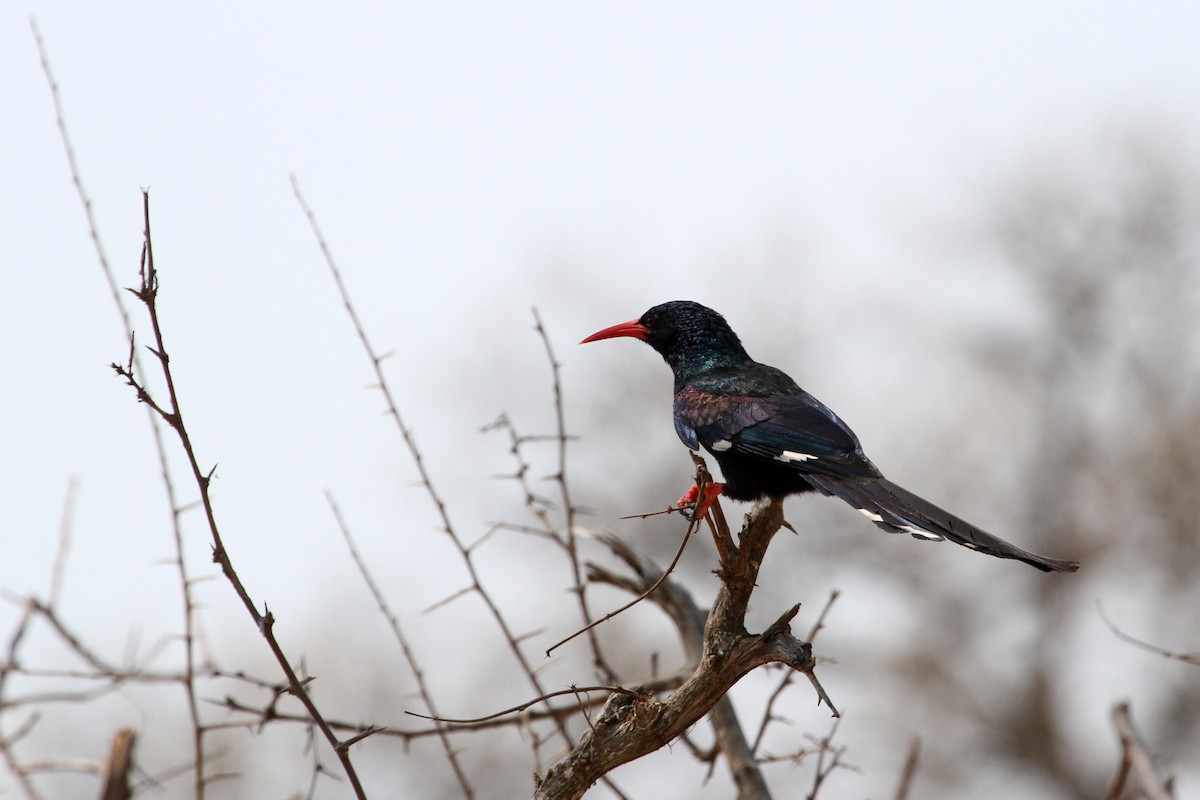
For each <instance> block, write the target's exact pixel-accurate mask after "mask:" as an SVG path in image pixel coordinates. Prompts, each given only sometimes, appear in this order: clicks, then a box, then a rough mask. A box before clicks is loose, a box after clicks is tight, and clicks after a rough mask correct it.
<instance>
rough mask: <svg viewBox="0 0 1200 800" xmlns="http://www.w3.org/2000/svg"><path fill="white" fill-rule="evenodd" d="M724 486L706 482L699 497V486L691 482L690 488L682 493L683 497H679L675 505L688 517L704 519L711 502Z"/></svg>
mask: <svg viewBox="0 0 1200 800" xmlns="http://www.w3.org/2000/svg"><path fill="white" fill-rule="evenodd" d="M724 488H725V484H723V483H707V484H705V485H704V497H701V496H700V488H699V487H698V486H696V484H694V483H693V484H692V488H690V489H688V490H687V491H686V492H684V493H683V497H681V498H679V502H677V503H676V504H675V507H676V508H678V509H680V510H681V511H683V512H684V514H685V515H687V516H688V518H689V519H691V518H692V517H695V518H696V519H704V515H705V514H707V513H708V507H709V506H711V505H712V504H713V501H714V500H716V499H717V496H718V495H720V494H721V491H722V490H723V489H724ZM693 507H694V508H693ZM689 510H690V511H691V513H690V514H689V513H688V512H689Z"/></svg>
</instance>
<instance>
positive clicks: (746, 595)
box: [534, 502, 815, 800]
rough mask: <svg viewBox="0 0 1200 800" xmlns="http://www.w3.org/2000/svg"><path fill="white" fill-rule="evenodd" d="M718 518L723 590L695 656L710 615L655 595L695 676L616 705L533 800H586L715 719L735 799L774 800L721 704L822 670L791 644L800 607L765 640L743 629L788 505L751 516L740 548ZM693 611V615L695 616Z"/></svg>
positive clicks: (617, 699) (671, 588)
mask: <svg viewBox="0 0 1200 800" xmlns="http://www.w3.org/2000/svg"><path fill="white" fill-rule="evenodd" d="M716 517H717V531H715V536H714V538H715V540H716V542H717V549H718V554H719V556H720V560H721V568H720V570H718V572H717V574H718V576H719V577H720V578H721V588H720V589H719V590H718V592H717V597H716V599H715V601H714V603H713V607H712V610H711V611H710V612H709V613H708V616H707V620H705V621H704V622H703V625H702V630H703V634H702V637H700V642H699V647H698V648H697V647H696V641H697V637H696V636H695V635H694V633H693V635H689V629H691V630H692V631H694V632H698V631H699V629H700V628H701V623H700V620H701V618H702V617H703V612H702V611H700V610H699V609H698V608H696V607H695V604H694V603H693V602H692V601H691V598H690V597H688V596H687V595H686V592H685V591H683V590H682V589H681V588H680V587H678V586H677V585H676V584H674V583H673V582H671V581H668V582H666V583H664V584H663V585H662V586H661V587H660V588H659V590H658V592H661V593H663V594H664V596H663V597H662V598H655V596H654V595H651V599H652V600H654V601H655V602H657V603H659V605H661V606H663V608H664V609H666V610H667V611H668V613H669V614H671V616H672V618H673V619H674V621H675V623H676V625H677V627H679V629H680V632H681V634H682V635H683V641H684V646H685V648H686V650H687V652H688V654H689V655H691V656H693V657H695V658H696V662H697V663H696V668H695V671H694V672H693V673H692V675H691V676H690V677H689V678H688V679H687V680H685V681H684V682H683V684H682V685H681V686H679V688H678V689H676V690H675V691H674V692H673V693H672V694H671V695H670V696H668V697H667V698H666V699H663V700H659V699H656V698H654V697H652V696H650V695H649V694H647V695H644V696H642V697H634V696H631V695H628V694H614V695H612V696H611V697H609V699H608V702H607V703H606V704H605V705H604V708H603V709H602V710H601V712H600V714H599V715H598V717H597V719H596V720H595V722H594V724H593V725H592V726H591V729H590V730H589V731H588V732H587V733H586V734H585V735H584V737H583V739H582V740H581V742H580V743H579V746H578V747H576V748H575V749H574V750H573V751H572V752H571V753H569V754H568V755H567V756H566V758H564V759H563V761H562V762H561V763H559V764H557V765H556V766H555V767H553V768H552V769H551V770H549V772H547V773H546V776H545V779H544V780H543V781H542V782H541V783H540V785H539V786H538V788H537V791H536V793H535V795H534V797H535V800H551V798H553V799H554V800H563V799H564V798H578V797H581V796H582V795H583V793H584V792H586V791H587V790H588V788H590V787H591V786H592V784H594V783H595V782H596V781H597V780H599V778H600V777H601V776H603V775H605V774H606V773H608V772H609V771H611V770H613V769H615V768H616V767H618V766H620V765H622V764H625V763H627V762H629V761H633V760H634V759H636V758H640V757H642V756H644V755H646V754H648V753H652V752H654V751H655V750H657V749H658V748H660V747H662V746H663V745H666V744H668V743H670V742H671V741H673V740H674V739H676V738H677V737H679V736H680V735H681V734H683V733H684V732H685V731H686V730H688V728H690V727H691V726H692V725H694V724H695V723H696V722H697V721H699V720H700V719H701V718H702V717H703V716H704V715H706V714H708V713H710V712H713V713H714V724H715V725H716V727H717V738H718V746H720V747H721V748H722V749H723V751H724V752H725V755H726V758H727V760H728V761H729V764H730V767H731V769H732V772H733V776H734V780H735V782H736V783H737V785H738V796H739V797H741V798H764V797H768V796H769V795H768V794H767V791H766V785H765V783H764V782H763V780H762V776H761V774H760V773H759V772H758V769H757V767H756V766H755V765H754V761H753V755H752V754H751V753H750V752H749V746H748V745H747V744H746V741H745V737H744V736H742V734H741V730H740V728H738V726H737V724H736V718H735V717H734V716H733V708H732V706H731V705H730V704H729V702H728V701H727V700H723V698H724V696H725V693H726V692H727V691H728V690H729V688H730V687H732V686H733V685H734V684H735V683H737V681H738V680H739V679H740V678H741V677H742V676H743V675H745V674H746V673H748V672H750V671H751V670H752V669H754V668H755V667H758V666H761V665H763V664H768V663H772V662H780V663H783V664H786V665H787V666H789V667H791V668H792V669H795V670H798V671H801V672H804V673H805V674H806V675H809V676H810V677H811V675H812V670H813V666H814V664H815V661H814V659H813V656H812V648H811V647H810V645H809V644H808V643H807V642H802V641H800V640H799V639H797V638H796V637H795V636H793V635H792V633H791V630H790V628H789V625H788V623H789V622H790V621H791V619H792V617H794V616H795V615H796V611H797V608H798V606H797V607H792V608H790V609H788V610H787V611H786V612H784V613H783V615H782V616H780V618H779V619H778V620H777V621H776V622H775V623H774V624H772V625H771V626H770V627H768V628H767V629H766V630H764V631H763V632H762V633H757V634H752V633H749V632H747V630H746V626H745V614H746V607H747V605H748V604H749V602H750V596H751V594H752V593H753V591H754V584H755V580H756V578H757V577H758V570H759V567H760V565H761V564H762V558H763V554H764V553H765V552H766V550H767V546H768V545H769V544H770V542H771V538H772V537H773V536H774V535H775V533H776V532H777V531H778V530H779V528H780V527H781V526H782V524H783V509H782V505H781V504H780V503H779V502H772V503H764V504H760V505H758V506H756V507H755V508H754V509H753V510H752V511H751V512H750V514H748V515H747V516H746V519H745V522H744V524H743V526H742V530H741V532H740V534H739V536H738V542H737V543H736V544H735V543H734V541H733V538H732V537H731V536H730V535H729V533H728V529H725V530H723V531H722V530H721V528H723V527H724V520H723V519H721V518H720V515H719V513H718V514H717V515H716ZM628 561H629V559H627V562H628ZM630 563H631V564H632V565H634V566H635V569H637V571H638V572H639V576H640V577H641V579H642V580H645V579H646V578H647V577H648V575H647V574H646V572H645V571H644V569H645V568H644V567H643V566H641V565H637V564H635V563H633V562H630ZM594 571H595V569H594ZM600 579H601V580H604V578H603V577H601V578H600ZM658 592H656V594H657V593H658ZM670 593H673V594H674V596H672V595H671V594H670ZM680 593H682V595H683V597H680V596H679V594H680ZM689 606H690V608H691V609H694V610H689ZM695 650H698V652H694V651H695ZM739 739H740V742H739V741H738V740H739Z"/></svg>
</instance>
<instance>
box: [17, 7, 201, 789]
mask: <svg viewBox="0 0 1200 800" xmlns="http://www.w3.org/2000/svg"><path fill="white" fill-rule="evenodd" d="M30 27H31V28H32V29H33V37H34V40H35V41H36V42H37V49H38V56H39V58H40V59H41V63H42V72H43V73H44V74H45V76H46V83H47V84H48V85H49V87H50V96H51V98H52V100H53V101H54V117H55V122H56V123H57V125H58V132H59V136H60V138H61V139H62V143H63V150H64V152H65V153H66V157H67V166H68V168H69V169H70V172H71V183H72V184H73V185H74V186H75V190H76V193H77V194H78V195H79V202H80V204H81V205H82V206H83V213H84V216H85V218H86V219H87V228H88V235H89V236H90V237H91V240H92V245H93V246H94V247H95V249H96V256H97V258H98V259H99V261H100V270H101V272H103V273H104V279H105V283H106V284H107V285H108V290H109V293H110V294H111V296H112V300H113V305H114V306H115V307H116V309H117V313H118V314H119V315H120V317H121V324H122V326H123V327H124V329H125V338H126V339H127V340H128V341H129V342H130V344H131V348H130V354H129V368H130V370H131V371H133V370H135V369H136V371H137V373H138V374H145V371H144V370H143V369H142V364H141V354H140V353H138V352H136V351H135V350H134V349H133V348H132V343H133V322H132V320H131V318H130V316H129V310H128V309H127V308H126V307H125V303H124V294H123V293H122V291H121V285H120V283H119V282H118V281H117V278H116V275H115V274H114V273H113V270H112V266H111V265H110V264H109V261H108V255H107V253H106V252H105V250H104V244H103V242H102V241H101V239H100V229H99V228H98V227H97V225H96V217H95V215H94V214H93V211H92V200H91V198H90V197H89V196H88V193H87V190H86V189H84V186H83V173H82V172H81V171H80V169H79V163H78V161H77V160H76V158H75V148H74V146H73V145H72V144H71V137H70V134H69V133H68V131H67V122H66V117H65V115H64V113H63V106H62V98H61V97H60V96H59V91H58V81H56V80H55V78H54V73H53V71H52V70H51V68H50V57H49V55H48V53H47V52H46V44H45V42H44V41H43V40H42V34H41V31H40V30H38V26H37V23H36V21H33V20H30ZM148 230H149V229H148V228H147V233H148ZM147 244H148V243H147ZM146 416H147V418H148V419H149V421H150V432H151V436H152V438H153V441H154V450H155V453H156V454H157V456H158V467H159V473H160V474H161V476H162V481H163V489H164V491H165V492H166V495H167V504H168V505H169V506H170V508H171V533H172V539H173V543H174V547H175V566H176V568H177V570H178V572H179V587H180V593H181V597H182V600H183V647H184V669H185V672H186V674H185V676H184V681H183V689H184V694H185V696H186V698H187V706H188V715H189V717H190V721H191V725H192V757H193V758H194V759H195V770H196V771H195V777H194V780H193V791H194V795H195V798H196V800H203V797H204V794H205V789H206V786H207V779H206V777H205V769H206V766H205V751H204V734H205V727H204V724H203V723H202V722H201V720H200V704H199V700H198V699H197V694H196V682H197V678H198V675H197V672H196V666H195V662H196V631H195V613H196V604H195V601H194V598H193V597H192V580H191V578H190V577H189V573H188V567H187V561H186V560H185V558H184V547H183V526H182V524H181V520H180V516H181V515H182V513H183V506H182V505H181V504H180V503H179V499H178V497H177V495H176V493H175V483H174V481H173V480H172V477H171V470H170V466H169V462H168V460H167V447H166V441H165V439H164V437H163V430H162V426H161V425H160V424H159V416H158V415H157V414H156V413H155V412H154V410H153V409H152V408H147V415H146ZM54 598H55V594H54V592H53V591H52V593H51V604H52V605H53V603H54Z"/></svg>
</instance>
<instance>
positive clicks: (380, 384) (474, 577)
mask: <svg viewBox="0 0 1200 800" xmlns="http://www.w3.org/2000/svg"><path fill="white" fill-rule="evenodd" d="M291 180H292V192H293V194H294V195H295V197H296V201H297V202H298V203H299V205H300V208H301V210H302V211H303V213H304V216H305V218H306V219H307V220H308V223H309V226H310V227H311V228H312V231H313V235H314V237H315V238H316V240H317V245H318V247H319V248H320V250H321V253H322V255H323V256H324V258H325V264H326V266H328V267H329V271H330V274H331V275H332V276H333V280H334V283H335V284H336V285H337V290H338V294H339V296H340V298H341V300H342V305H343V306H344V307H345V309H346V313H347V314H348V315H349V317H350V321H351V323H352V324H353V326H354V330H355V333H356V334H357V335H358V339H359V341H360V342H361V343H362V346H363V350H364V351H365V352H366V354H367V357H368V358H369V359H370V361H371V367H372V369H373V370H374V372H375V378H376V386H377V388H378V389H379V391H380V392H381V393H382V394H383V397H384V402H385V403H386V405H387V411H388V414H389V415H390V416H391V417H392V419H393V420H395V422H396V426H397V428H399V431H400V436H401V438H402V439H403V440H404V444H405V446H406V447H407V449H408V452H409V455H410V456H411V457H412V459H413V463H414V465H415V466H416V469H417V474H418V475H419V476H420V479H421V485H422V486H423V487H424V488H425V492H426V493H427V494H428V495H429V498H430V500H431V501H432V502H433V505H434V507H435V509H436V510H437V513H438V516H439V517H440V519H441V522H442V532H443V533H445V534H446V535H447V537H449V539H450V541H451V543H452V544H453V546H454V548H455V550H457V551H458V554H459V556H460V557H461V559H462V562H463V566H464V568H465V569H466V571H467V575H468V577H469V578H470V589H471V590H473V591H474V592H475V593H476V594H478V595H479V597H480V599H481V600H482V601H483V604H484V606H485V607H486V608H487V609H488V613H490V614H491V616H492V619H493V620H494V621H495V623H496V625H497V627H499V628H500V632H501V634H502V635H503V636H504V639H505V641H506V642H507V643H508V648H509V651H510V652H511V653H512V655H513V658H514V659H516V661H517V664H518V665H519V666H520V668H521V670H522V672H523V673H524V674H525V677H526V679H527V680H528V681H529V683H530V685H531V686H532V687H533V690H534V692H536V693H537V694H538V695H545V694H546V693H547V690H546V688H545V687H544V685H543V684H542V681H541V679H540V678H539V677H538V674H537V670H536V669H534V667H533V665H532V664H531V663H530V662H529V659H528V658H527V657H526V656H525V653H524V652H523V651H522V650H521V647H520V644H519V642H518V637H517V636H516V635H515V634H514V633H513V632H512V630H511V628H510V627H509V624H508V621H507V620H506V619H505V618H504V615H503V614H502V613H501V612H500V608H499V606H498V605H497V604H496V602H495V600H494V599H493V598H492V596H491V594H489V593H488V592H487V590H486V589H485V588H484V586H483V582H482V581H481V580H480V579H479V573H478V571H477V570H476V568H475V562H474V559H473V558H472V554H471V551H470V549H469V547H468V546H467V545H466V544H464V542H463V539H462V538H461V537H460V536H459V534H458V532H457V530H456V529H455V527H454V524H453V523H452V522H451V520H450V514H449V511H448V510H447V507H446V503H445V501H444V500H443V499H442V496H441V495H440V494H439V493H438V491H437V489H436V488H435V486H434V483H433V479H432V476H431V475H430V474H429V471H428V469H427V467H426V466H425V460H424V458H423V457H422V455H421V450H420V448H418V447H417V443H416V441H415V440H414V439H413V436H412V432H411V431H410V430H409V428H408V427H407V426H406V425H405V424H404V420H403V418H402V417H401V415H400V408H399V405H398V404H397V402H396V399H395V396H394V394H393V392H392V389H391V385H390V384H389V383H388V380H387V377H386V376H385V375H384V373H383V366H382V365H383V359H384V357H382V356H380V355H379V354H378V352H377V351H376V350H375V348H374V346H373V345H372V344H371V340H370V338H369V337H368V336H367V332H366V329H365V328H364V327H363V325H362V322H361V321H360V320H359V318H358V313H357V312H356V311H355V309H354V304H353V302H352V301H351V299H350V293H349V291H348V290H347V288H346V284H345V282H344V281H343V280H342V274H341V271H340V270H339V269H338V266H337V262H336V261H335V260H334V258H333V253H332V251H331V250H330V248H329V245H328V243H327V242H326V241H325V237H324V235H323V234H322V233H321V229H320V226H319V225H318V224H317V218H316V215H315V214H314V213H313V211H312V209H311V208H310V207H309V205H308V202H307V201H306V200H305V199H304V195H303V194H302V193H301V191H300V184H299V182H298V181H297V180H296V176H294V175H293V176H292V178H291ZM554 723H555V727H556V728H557V730H558V732H559V735H560V736H561V737H562V739H563V741H565V742H566V743H567V744H568V745H571V744H572V743H573V742H574V738H573V737H572V736H571V733H570V731H569V730H568V729H567V726H566V723H565V722H563V721H562V720H559V719H555V720H554Z"/></svg>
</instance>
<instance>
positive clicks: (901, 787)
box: [892, 736, 921, 800]
mask: <svg viewBox="0 0 1200 800" xmlns="http://www.w3.org/2000/svg"><path fill="white" fill-rule="evenodd" d="M920 759H921V740H920V739H919V738H917V737H916V736H914V737H912V739H911V740H910V741H909V743H908V755H907V756H905V757H904V767H903V768H902V769H901V770H900V780H899V782H898V783H897V784H896V793H895V794H894V795H892V797H893V798H894V800H908V793H909V791H910V790H911V788H912V782H913V776H915V775H916V774H917V764H918V763H919V762H920Z"/></svg>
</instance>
